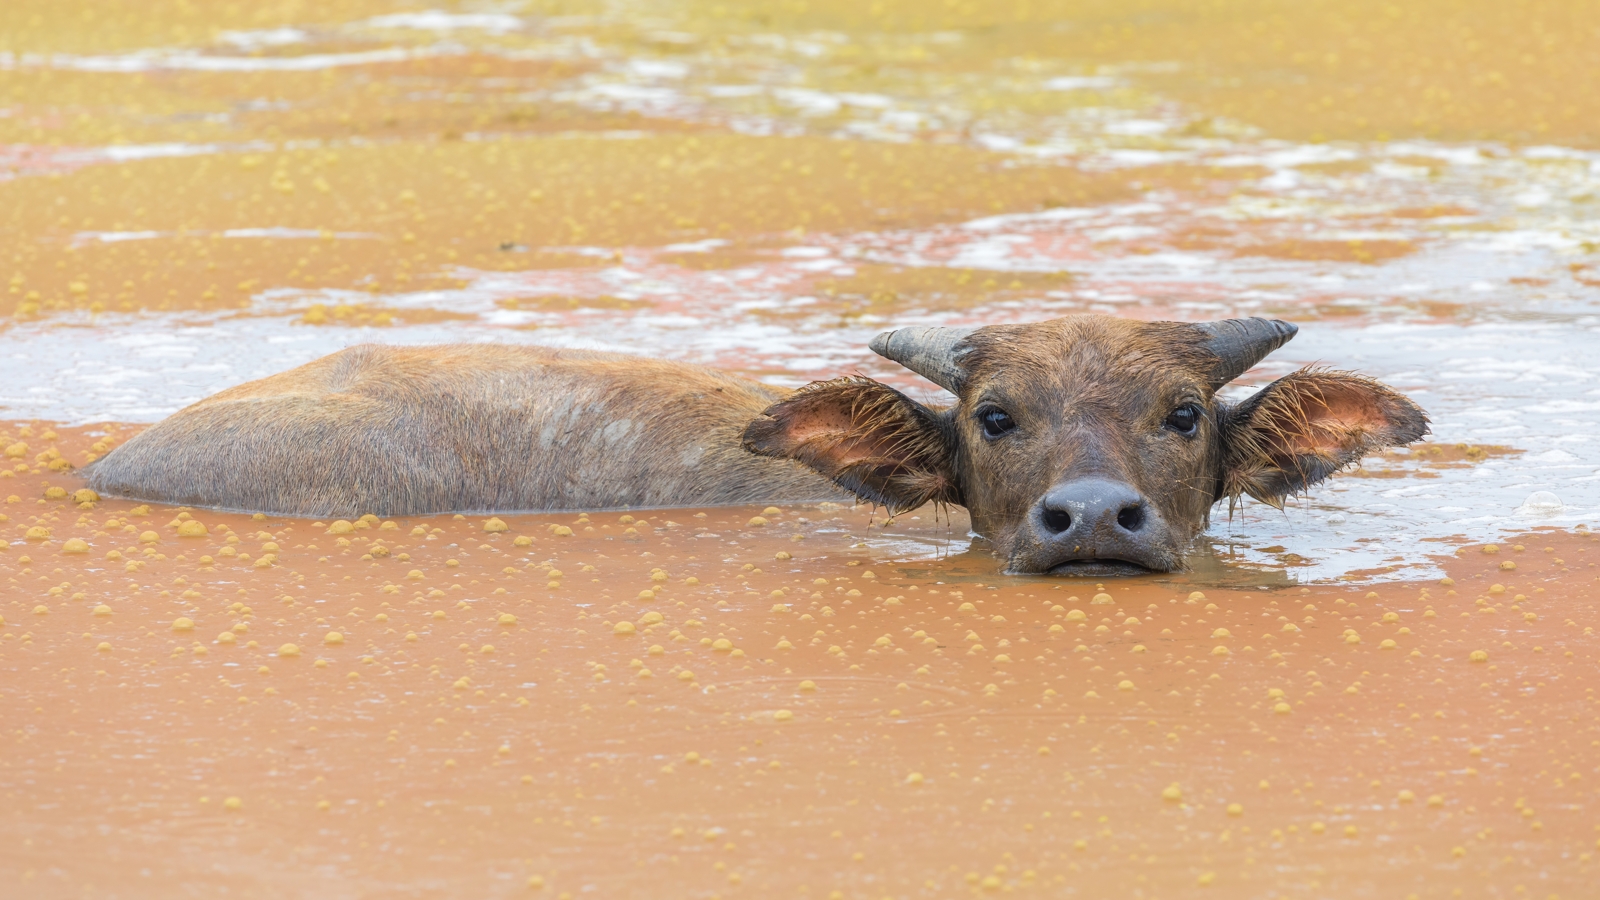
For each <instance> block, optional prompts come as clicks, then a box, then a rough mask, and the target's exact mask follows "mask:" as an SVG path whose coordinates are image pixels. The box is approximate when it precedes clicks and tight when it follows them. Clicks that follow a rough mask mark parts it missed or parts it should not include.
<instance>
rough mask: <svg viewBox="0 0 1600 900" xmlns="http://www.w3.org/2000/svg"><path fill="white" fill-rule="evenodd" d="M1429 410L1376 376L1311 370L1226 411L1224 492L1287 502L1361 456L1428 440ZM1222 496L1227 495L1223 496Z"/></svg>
mask: <svg viewBox="0 0 1600 900" xmlns="http://www.w3.org/2000/svg"><path fill="white" fill-rule="evenodd" d="M1427 434H1428V416H1427V414H1426V413H1424V412H1423V411H1422V408H1421V407H1419V406H1417V404H1415V403H1413V402H1412V401H1411V400H1409V399H1407V398H1406V397H1405V396H1404V395H1402V394H1400V393H1398V392H1397V391H1395V390H1393V389H1392V388H1389V387H1387V386H1385V385H1383V384H1380V383H1379V382H1377V381H1374V380H1373V379H1371V378H1367V377H1366V376H1363V375H1356V374H1353V373H1350V372H1340V371H1335V370H1331V369H1318V368H1306V369H1301V370H1300V371H1298V372H1294V373H1293V374H1290V375H1287V376H1285V377H1283V378H1280V379H1278V380H1277V381H1275V382H1273V383H1272V384H1269V385H1267V386H1266V387H1265V388H1263V389H1261V390H1260V391H1259V392H1257V393H1256V394H1254V395H1253V396H1251V397H1250V398H1249V399H1247V400H1245V401H1244V402H1243V403H1240V404H1239V405H1238V406H1236V407H1232V408H1229V409H1227V410H1225V413H1224V427H1223V442H1224V447H1223V475H1222V490H1221V496H1225V497H1227V498H1228V502H1229V509H1230V510H1231V509H1232V508H1233V506H1234V505H1235V504H1237V503H1238V501H1239V498H1240V497H1241V496H1242V495H1244V494H1249V495H1250V496H1251V497H1254V498H1256V499H1257V500H1260V501H1261V502H1263V503H1266V504H1269V505H1271V506H1274V507H1277V508H1278V509H1282V508H1283V502H1284V500H1285V499H1286V498H1287V497H1289V496H1290V495H1293V494H1296V493H1300V492H1302V491H1304V490H1306V489H1307V488H1309V487H1310V486H1312V485H1314V484H1317V483H1318V482H1321V481H1323V480H1325V479H1327V478H1328V477H1330V476H1332V475H1334V474H1335V473H1337V472H1339V471H1341V470H1343V469H1345V468H1348V467H1350V466H1352V465H1355V464H1357V463H1359V462H1360V461H1361V458H1362V457H1364V456H1366V455H1368V454H1370V453H1373V452H1375V451H1378V450H1382V449H1384V448H1386V447H1396V446H1402V445H1405V444H1409V443H1412V442H1413V441H1417V440H1420V439H1422V437H1423V436H1425V435H1427ZM1219 499H1220V498H1219Z"/></svg>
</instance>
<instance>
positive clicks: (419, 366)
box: [87, 344, 848, 516]
mask: <svg viewBox="0 0 1600 900" xmlns="http://www.w3.org/2000/svg"><path fill="white" fill-rule="evenodd" d="M788 393H789V392H788V391H785V390H782V389H777V388H770V387H767V386H765V385H761V384H758V383H756V382H753V381H749V380H746V379H742V378H736V377H733V376H729V375H726V374H723V373H719V372H715V371H712V370H710V369H704V368H701V367H698V366H691V365H685V364H681V363H674V362H668V361H663V360H653V359H642V358H639V357H634V356H625V355H618V354H610V353H596V352H589V351H579V350H557V349H551V348H542V347H511V346H504V345H488V344H482V345H478V344H475V345H447V346H436V347H386V346H377V345H363V346H358V347H351V348H349V349H347V350H343V351H340V352H338V353H335V354H332V355H330V356H327V357H324V358H322V359H319V360H316V361H314V362H312V363H309V364H307V365H304V366H301V367H299V368H297V369H292V370H290V371H288V372H283V373H280V374H278V375H273V376H271V377H268V378H264V379H261V380H260V381H254V382H250V383H249V384H243V385H239V386H238V387H234V388H230V389H228V390H225V391H222V392H220V393H218V394H215V395H214V396H211V397H208V398H206V399H205V400H202V401H200V402H199V403H196V404H194V405H193V406H190V407H187V408H185V409H183V410H181V411H179V412H178V413H176V414H174V415H172V416H171V417H169V418H167V419H165V420H163V421H161V422H159V423H157V424H156V425H154V426H152V427H150V428H149V429H147V430H145V431H144V432H142V433H141V434H139V435H138V436H136V437H134V438H133V439H132V440H130V441H128V442H127V443H126V444H124V445H122V446H120V447H118V448H116V449H115V450H113V451H112V452H111V453H110V454H108V455H107V456H106V457H105V458H103V459H101V460H99V461H97V462H95V463H94V464H93V465H92V466H90V467H89V469H88V471H87V474H88V476H89V483H90V485H91V486H92V487H93V488H94V489H95V490H97V491H99V492H100V493H102V494H105V495H107V496H117V497H130V498H134V499H139V500H153V501H161V502H164V503H175V504H184V505H190V506H206V507H219V508H225V509H240V510H248V511H265V512H275V513H281V514H286V515H297V516H355V515H361V514H364V513H373V514H376V515H394V516H398V515H412V514H422V513H439V512H458V511H489V510H494V511H512V510H553V509H613V508H622V507H632V508H641V507H668V506H687V505H704V504H733V503H757V502H781V501H785V500H788V501H805V500H830V499H831V500H840V499H847V498H848V495H846V494H845V493H844V492H843V491H841V490H840V489H839V488H837V487H835V486H834V485H832V484H831V483H829V482H828V481H826V480H824V479H822V478H820V477H818V476H817V475H815V474H813V473H812V472H811V471H810V470H808V469H806V468H805V467H803V466H802V465H800V464H799V463H796V462H792V461H789V460H785V459H770V458H764V457H759V456H754V455H752V454H749V453H746V452H744V451H743V450H741V449H740V447H739V443H740V436H741V434H742V433H743V431H744V427H745V425H746V424H747V423H748V422H749V421H750V420H751V419H752V418H755V417H756V416H757V415H759V414H760V412H761V411H762V410H763V409H765V408H767V407H769V406H771V405H772V404H773V403H775V402H777V401H779V400H781V399H783V397H784V396H785V395H787V394H788Z"/></svg>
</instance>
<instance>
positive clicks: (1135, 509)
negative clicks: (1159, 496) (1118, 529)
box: [1117, 506, 1144, 531]
mask: <svg viewBox="0 0 1600 900" xmlns="http://www.w3.org/2000/svg"><path fill="white" fill-rule="evenodd" d="M1117 524H1118V525H1121V526H1122V528H1123V530H1124V531H1138V530H1139V529H1141V528H1143V527H1144V507H1143V506H1124V507H1123V508H1122V511H1121V512H1119V513H1117Z"/></svg>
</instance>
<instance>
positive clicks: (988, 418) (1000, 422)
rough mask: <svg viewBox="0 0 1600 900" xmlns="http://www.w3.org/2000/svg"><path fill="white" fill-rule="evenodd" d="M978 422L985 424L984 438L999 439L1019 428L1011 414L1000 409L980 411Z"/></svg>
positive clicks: (991, 407)
mask: <svg viewBox="0 0 1600 900" xmlns="http://www.w3.org/2000/svg"><path fill="white" fill-rule="evenodd" d="M978 420H979V421H981V422H982V423H983V436H984V437H987V438H997V437H1000V436H1001V435H1003V434H1005V433H1006V432H1008V431H1011V430H1012V429H1014V428H1016V427H1017V423H1016V421H1015V420H1013V419H1012V418H1011V416H1010V414H1009V413H1007V412H1006V411H1005V410H1003V409H1000V408H998V407H994V406H989V407H985V408H983V409H981V410H979V411H978Z"/></svg>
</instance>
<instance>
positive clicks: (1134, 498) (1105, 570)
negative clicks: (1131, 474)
mask: <svg viewBox="0 0 1600 900" xmlns="http://www.w3.org/2000/svg"><path fill="white" fill-rule="evenodd" d="M1018 539H1019V540H1018V544H1019V548H1018V549H1019V550H1020V551H1021V552H1020V553H1017V554H1014V556H1013V559H1012V564H1013V568H1015V569H1018V570H1022V571H1030V572H1050V573H1052V574H1056V575H1125V574H1132V573H1136V572H1139V571H1143V570H1151V569H1154V570H1162V569H1166V568H1170V565H1169V564H1168V563H1169V559H1168V558H1169V557H1170V556H1172V555H1173V550H1174V547H1173V546H1172V543H1173V542H1172V535H1171V533H1170V531H1169V530H1168V529H1167V527H1166V523H1165V522H1164V521H1163V520H1162V517H1161V513H1160V511H1159V510H1158V509H1157V508H1156V507H1155V505H1154V504H1152V503H1151V502H1150V501H1149V498H1147V497H1145V496H1144V495H1143V494H1141V493H1140V492H1139V491H1138V489H1136V488H1135V487H1134V486H1133V485H1131V484H1128V483H1126V482H1123V481H1117V480H1113V479H1109V478H1075V479H1071V480H1068V481H1063V482H1061V483H1059V484H1057V485H1055V486H1054V487H1052V488H1051V489H1050V490H1048V491H1046V492H1045V494H1044V496H1042V497H1040V498H1039V501H1038V502H1037V503H1035V504H1034V507H1033V509H1032V510H1031V511H1030V512H1029V515H1028V516H1027V517H1026V520H1025V524H1024V526H1023V533H1022V534H1019V535H1018Z"/></svg>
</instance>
